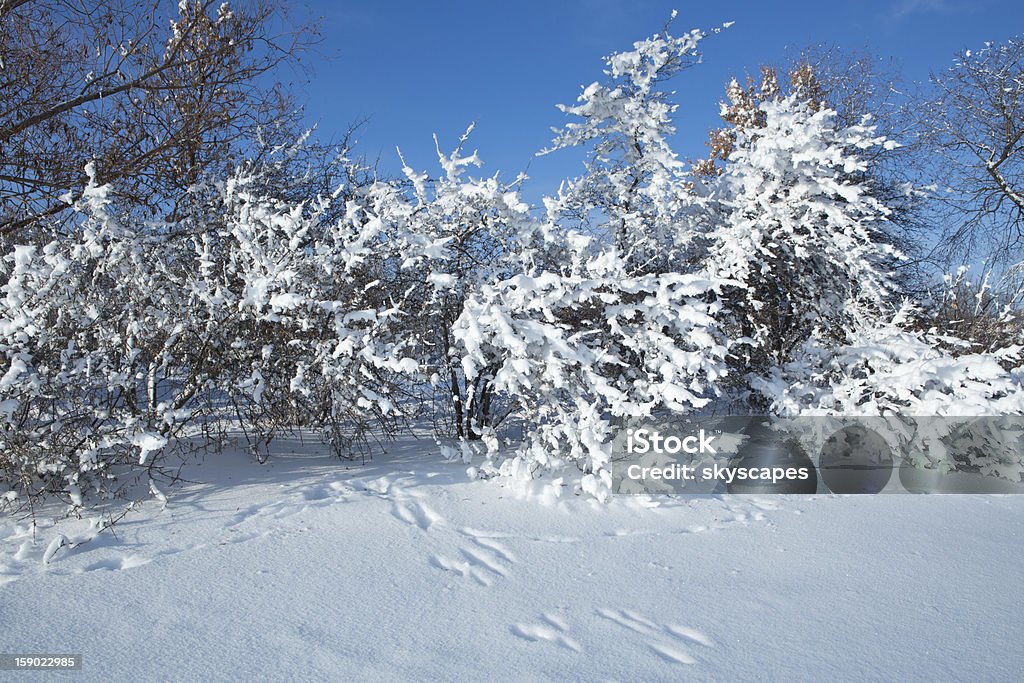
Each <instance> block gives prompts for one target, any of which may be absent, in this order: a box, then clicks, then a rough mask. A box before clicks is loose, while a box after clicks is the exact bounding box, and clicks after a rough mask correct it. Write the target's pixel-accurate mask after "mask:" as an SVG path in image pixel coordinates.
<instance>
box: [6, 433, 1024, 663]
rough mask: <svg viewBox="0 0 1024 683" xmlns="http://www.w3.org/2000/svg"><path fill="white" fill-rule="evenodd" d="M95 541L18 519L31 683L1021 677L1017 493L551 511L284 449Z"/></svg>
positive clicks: (219, 470)
mask: <svg viewBox="0 0 1024 683" xmlns="http://www.w3.org/2000/svg"><path fill="white" fill-rule="evenodd" d="M187 474H188V476H189V478H191V479H192V480H194V481H195V482H197V483H193V484H187V485H184V486H182V487H180V488H176V489H174V490H172V491H169V492H168V493H169V496H168V498H169V500H168V504H167V506H166V508H165V509H161V506H160V504H159V502H158V501H151V502H148V503H146V504H145V505H144V506H142V508H141V509H140V510H138V511H136V512H133V513H132V514H130V515H129V516H127V517H126V518H124V519H123V520H122V521H120V522H119V523H118V524H117V525H116V527H115V528H114V533H113V534H111V533H104V534H102V535H100V536H99V537H97V538H95V539H94V540H92V541H90V542H88V543H85V544H83V545H79V546H76V547H73V548H62V549H60V550H58V551H57V552H56V554H55V555H53V557H52V558H51V559H50V562H49V563H44V562H43V557H44V555H45V553H46V549H47V547H48V546H49V545H50V542H51V540H52V539H53V538H55V537H56V536H57V534H58V533H60V534H63V535H64V536H66V537H68V538H69V539H72V540H74V539H75V538H76V537H77V536H79V535H82V534H85V533H87V532H86V530H87V528H88V526H89V524H88V521H87V520H81V521H78V520H71V521H68V520H66V521H63V522H60V523H59V524H57V525H54V524H53V523H52V522H43V523H41V525H40V527H39V528H38V530H37V533H36V540H35V541H33V540H32V538H31V530H30V528H29V527H28V525H27V523H25V522H24V521H18V520H12V519H10V518H2V519H0V624H2V628H0V652H6V653H22V652H32V653H42V652H61V653H80V654H82V655H84V665H83V670H82V671H81V672H75V673H64V674H54V673H38V674H31V673H17V674H14V673H11V672H0V677H7V678H9V679H11V680H33V679H34V678H38V679H40V680H42V679H45V680H56V679H63V678H73V680H94V681H138V680H192V681H199V680H228V679H247V680H344V679H354V678H357V677H358V678H363V679H367V680H481V679H483V678H484V677H485V676H486V677H487V678H488V679H491V680H538V679H548V680H552V679H560V680H641V679H643V680H678V679H684V678H685V679H698V680H754V679H758V680H771V679H776V680H787V681H788V680H815V681H820V680H828V679H832V678H838V679H843V680H927V681H933V680H954V679H957V680H1019V676H1020V671H1021V669H1020V657H1019V652H1018V650H1019V645H1020V642H1019V640H1020V634H1021V633H1022V632H1024V611H1022V605H1024V586H1022V580H1021V579H1022V572H1021V566H1022V559H1024V557H1022V553H1021V542H1022V538H1021V529H1024V497H1021V496H912V495H891V496H874V497H867V496H864V497H837V496H832V495H818V496H809V497H797V496H793V497H786V496H780V497H751V496H707V497H701V498H670V497H615V498H614V499H613V500H612V502H611V503H610V504H606V505H602V504H599V503H596V502H594V501H592V500H587V499H582V498H577V497H575V496H573V495H571V493H570V492H569V489H566V492H565V493H564V494H563V496H562V497H561V498H559V499H554V498H553V497H551V496H550V495H549V494H547V493H545V492H544V491H543V490H541V489H539V488H530V489H523V488H516V487H513V486H509V485H508V484H505V485H501V484H497V483H495V482H479V481H476V482H474V481H470V480H469V479H468V477H467V476H466V473H465V466H464V465H461V464H449V463H444V462H442V461H440V460H439V458H438V456H437V453H436V447H434V445H433V444H432V443H430V442H429V441H415V440H411V439H410V440H406V441H402V442H400V443H398V444H397V445H395V446H394V447H393V448H392V449H391V450H390V452H389V453H388V454H387V455H382V456H378V457H376V458H375V459H374V460H372V461H370V462H368V463H367V464H365V465H361V464H358V463H339V461H337V460H335V459H332V458H330V457H329V456H328V455H326V453H325V451H323V450H322V449H318V448H317V447H310V446H309V445H308V444H307V445H306V446H302V445H300V444H299V443H298V442H297V441H289V442H282V443H280V444H279V448H278V454H277V456H276V457H274V458H273V459H272V460H271V461H270V462H269V463H268V464H266V465H260V464H258V463H255V462H253V461H252V460H251V459H249V458H247V457H245V456H243V455H240V454H238V453H224V454H217V455H213V454H211V455H208V456H207V457H206V458H205V461H204V462H203V463H201V464H196V465H194V466H191V467H190V469H189V470H188V471H187Z"/></svg>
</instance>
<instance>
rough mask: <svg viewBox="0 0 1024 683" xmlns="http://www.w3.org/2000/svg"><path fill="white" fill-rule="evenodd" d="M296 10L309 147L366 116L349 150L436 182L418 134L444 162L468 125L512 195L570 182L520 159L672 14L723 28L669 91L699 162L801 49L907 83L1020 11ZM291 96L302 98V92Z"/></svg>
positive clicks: (983, 7)
mask: <svg viewBox="0 0 1024 683" xmlns="http://www.w3.org/2000/svg"><path fill="white" fill-rule="evenodd" d="M307 9H308V11H309V12H310V14H311V15H312V16H314V17H318V24H319V26H320V29H321V31H322V35H323V38H324V42H323V44H322V45H321V46H320V47H319V49H318V51H317V53H316V54H314V55H311V56H310V63H311V65H312V66H313V69H314V71H313V74H312V77H311V78H310V79H309V82H308V83H306V84H305V85H304V87H303V88H302V89H301V90H300V97H302V99H303V100H304V101H305V102H306V107H307V115H308V120H309V121H310V122H317V123H318V125H319V133H320V136H321V137H322V138H327V139H330V138H332V137H337V136H339V135H340V134H341V133H343V132H344V130H345V129H346V128H347V127H348V125H349V124H350V123H351V122H352V121H354V120H356V119H360V118H364V117H368V118H369V123H368V124H367V125H366V126H365V127H364V128H363V130H362V131H361V133H360V135H359V142H360V149H361V151H362V152H363V153H365V154H366V155H368V156H370V157H374V158H375V157H379V158H380V168H381V169H382V170H383V171H384V172H386V173H395V172H397V171H398V168H399V164H398V160H397V155H396V153H395V147H396V146H399V147H401V148H402V152H403V153H404V154H405V157H406V159H407V160H408V161H409V162H410V163H411V164H412V165H413V166H415V167H417V168H418V169H420V170H428V171H430V172H431V174H436V172H437V165H436V163H435V160H436V156H435V155H434V152H433V140H432V138H431V136H432V134H434V133H437V134H438V136H439V138H440V140H441V143H442V148H444V149H447V148H450V147H452V146H453V145H454V144H455V142H456V141H457V139H458V136H459V134H460V133H461V132H462V131H463V130H465V128H466V126H467V125H468V124H469V123H470V122H474V121H475V122H476V124H477V125H476V130H475V131H474V134H473V137H472V138H471V141H470V145H469V146H470V148H471V149H473V148H475V149H478V150H479V152H480V155H481V157H482V158H483V160H484V162H485V165H484V167H483V169H482V170H480V171H479V173H480V174H481V175H492V174H493V173H494V172H495V171H498V170H500V171H501V173H502V177H503V178H507V179H511V178H513V177H514V176H515V175H516V174H517V173H518V172H520V171H524V170H525V171H527V172H528V174H529V175H530V176H531V181H530V188H529V191H528V192H527V196H528V197H530V198H535V197H537V196H539V192H542V191H551V190H553V189H554V187H555V186H557V181H558V179H559V178H562V177H565V176H566V175H567V174H568V175H574V174H576V173H577V172H578V171H579V167H578V163H579V158H578V157H575V158H574V156H573V155H572V154H571V153H570V154H564V153H559V154H555V155H551V156H546V157H542V158H539V159H538V158H535V156H534V154H535V152H536V151H537V150H539V149H541V148H542V147H544V146H545V145H546V144H547V143H548V142H549V141H550V138H551V133H550V127H551V126H557V125H560V124H563V123H564V122H565V121H566V118H565V117H564V116H563V115H562V114H561V112H559V111H558V110H557V109H556V108H555V106H554V105H555V104H556V103H559V102H562V103H571V102H573V101H574V100H575V98H576V96H577V95H578V94H579V91H580V87H581V86H583V85H586V84H589V83H591V82H592V81H595V80H599V79H600V78H601V76H602V74H601V69H602V67H603V63H602V62H601V58H602V57H603V56H604V55H607V54H609V53H611V52H614V51H619V50H623V49H627V48H629V46H630V45H631V44H632V42H633V41H635V40H637V39H640V38H643V37H645V36H648V35H651V34H653V33H656V32H657V31H658V30H659V29H660V28H661V26H662V25H663V24H664V22H665V20H666V19H667V18H668V17H669V15H670V13H671V11H672V9H678V10H679V18H678V19H677V21H676V24H675V27H676V28H677V29H678V30H680V31H682V30H686V29H689V28H692V27H699V28H704V29H707V28H711V27H714V26H719V25H721V24H722V23H724V22H727V21H734V22H735V24H734V25H733V26H732V27H731V28H729V29H728V30H726V31H723V32H722V33H720V34H719V35H716V36H711V37H709V38H708V39H706V41H705V42H704V43H703V52H704V63H703V64H701V65H700V66H698V67H696V68H695V69H692V70H689V71H687V72H684V73H683V74H682V75H681V76H680V77H679V78H678V79H677V81H676V82H675V83H673V86H674V89H675V90H676V91H677V93H678V94H677V97H676V99H677V102H679V104H680V105H681V106H680V109H679V112H678V114H677V126H678V128H679V130H680V135H679V136H678V137H679V147H678V150H677V151H678V152H679V153H680V154H681V155H682V156H684V157H686V156H689V157H694V156H698V155H700V154H702V153H703V150H704V147H703V141H704V139H705V137H704V133H705V132H706V131H707V130H708V129H709V128H712V127H714V126H716V125H718V119H717V112H718V101H719V100H720V99H721V97H722V89H723V86H724V84H725V83H726V82H727V81H728V80H729V78H730V76H732V75H734V74H735V75H740V76H742V75H743V74H745V73H756V70H757V67H758V65H759V64H761V63H765V62H779V61H782V60H784V59H785V58H786V56H787V55H792V54H794V53H798V52H799V50H800V49H801V48H803V47H806V46H808V45H812V44H818V43H826V44H835V45H839V46H841V47H844V48H848V49H851V50H854V51H864V50H867V51H870V52H871V53H872V54H874V55H877V56H879V57H882V58H885V59H889V58H893V59H895V60H896V63H897V65H898V66H899V68H900V71H901V72H902V74H903V76H904V77H905V78H906V79H908V80H923V79H926V78H927V77H928V74H929V72H930V71H935V70H941V69H943V68H945V67H946V66H947V65H948V64H949V63H950V61H951V60H952V58H953V56H954V54H955V53H956V52H957V51H958V50H959V49H962V48H976V47H979V46H980V45H981V44H982V43H983V42H984V41H987V40H996V41H999V40H1004V39H1006V38H1009V37H1010V36H1012V35H1014V34H1021V33H1024V3H1022V2H1019V1H1018V2H1006V1H1003V0H974V1H971V0H896V1H895V2H884V1H877V0H870V1H864V2H847V1H843V0H834V1H822V0H817V1H814V2H805V1H802V0H801V1H794V2H779V3H772V2H764V0H761V1H760V2H746V1H745V2H717V3H712V2H692V1H691V2H683V1H681V0H676V1H675V2H671V1H667V2H666V1H662V0H547V1H535V0H521V1H516V2H502V3H496V2H485V1H479V2H445V1H443V0H438V1H435V2H412V1H400V2H329V1H327V0H310V1H309V2H307ZM302 90H304V92H302Z"/></svg>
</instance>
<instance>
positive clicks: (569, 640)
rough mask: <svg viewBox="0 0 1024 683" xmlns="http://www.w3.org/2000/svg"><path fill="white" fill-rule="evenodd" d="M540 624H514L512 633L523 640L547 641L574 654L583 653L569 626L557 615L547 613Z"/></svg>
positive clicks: (543, 615) (542, 616)
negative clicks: (571, 634)
mask: <svg viewBox="0 0 1024 683" xmlns="http://www.w3.org/2000/svg"><path fill="white" fill-rule="evenodd" d="M540 619H541V623H539V624H512V628H511V630H512V633H513V634H514V635H516V636H518V637H520V638H522V639H523V640H529V641H532V642H539V641H546V642H549V643H555V644H556V645H558V646H559V647H563V648H565V649H566V650H572V651H573V652H581V651H582V648H581V647H580V644H579V643H578V642H577V641H576V639H574V638H573V637H572V636H570V635H569V625H568V624H567V623H566V622H565V620H564V619H562V618H561V617H560V616H558V615H557V614H552V613H550V612H545V613H544V614H542V615H541V617H540Z"/></svg>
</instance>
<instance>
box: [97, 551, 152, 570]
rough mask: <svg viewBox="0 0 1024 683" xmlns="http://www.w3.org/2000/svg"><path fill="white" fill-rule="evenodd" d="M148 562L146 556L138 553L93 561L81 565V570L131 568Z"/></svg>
mask: <svg viewBox="0 0 1024 683" xmlns="http://www.w3.org/2000/svg"><path fill="white" fill-rule="evenodd" d="M149 563H150V560H149V559H148V558H145V557H141V556H139V555H122V556H121V557H119V558H116V559H109V560H100V561H99V562H93V563H92V564H89V565H86V566H85V567H83V568H82V571H83V572H95V571H100V570H107V571H121V570H123V569H133V568H135V567H141V566H142V565H144V564H149Z"/></svg>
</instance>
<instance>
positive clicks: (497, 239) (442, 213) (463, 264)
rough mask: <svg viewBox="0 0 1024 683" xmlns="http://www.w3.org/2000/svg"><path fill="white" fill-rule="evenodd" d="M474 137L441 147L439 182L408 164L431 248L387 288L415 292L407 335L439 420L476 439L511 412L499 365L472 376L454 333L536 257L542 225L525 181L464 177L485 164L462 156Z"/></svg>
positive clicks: (417, 218)
mask: <svg viewBox="0 0 1024 683" xmlns="http://www.w3.org/2000/svg"><path fill="white" fill-rule="evenodd" d="M471 132H472V126H471V127H470V129H469V130H467V131H466V133H465V134H464V135H463V136H462V138H461V140H460V141H459V144H458V146H457V147H456V149H455V150H454V151H453V152H452V153H451V154H445V153H444V152H442V151H441V149H440V147H439V146H438V147H437V155H438V160H439V162H440V166H441V169H442V171H443V173H442V175H441V177H440V178H438V179H437V180H435V181H430V179H429V176H428V175H427V174H425V173H417V172H416V171H414V170H413V169H412V168H410V167H408V166H407V165H406V166H405V168H404V171H405V175H406V178H407V179H408V181H409V182H410V184H411V186H412V187H411V197H410V198H409V212H408V218H407V229H408V233H409V235H414V236H415V237H416V239H418V240H420V241H421V242H422V243H423V244H424V245H427V246H428V247H429V248H428V249H425V250H423V251H422V253H421V254H419V255H414V256H412V257H410V258H409V259H407V260H406V261H405V262H404V263H402V264H401V267H400V268H399V269H398V270H397V271H396V272H395V277H396V281H395V282H394V283H392V284H390V285H389V286H390V287H391V288H393V289H394V288H396V287H397V288H399V289H401V290H403V291H408V292H409V294H408V298H409V305H408V306H407V307H406V308H407V313H408V315H409V323H410V327H409V328H408V332H409V337H410V338H411V339H413V340H414V342H415V343H416V345H417V351H418V354H419V356H418V357H419V358H420V360H421V363H422V369H423V375H422V377H421V379H422V380H426V383H428V384H429V386H430V387H431V393H434V392H436V393H437V394H439V396H438V397H437V398H439V399H440V402H441V405H442V407H443V410H442V411H441V413H442V415H441V416H440V417H443V418H446V419H445V420H444V421H445V422H447V421H448V420H450V422H451V425H452V427H453V429H451V432H452V433H453V435H454V436H456V437H458V438H460V439H466V440H470V441H475V440H478V439H480V438H481V437H482V436H484V434H485V433H490V432H491V431H493V430H494V429H495V428H496V427H498V426H499V425H500V423H501V422H502V421H503V420H504V419H505V418H506V417H507V416H508V407H507V406H505V405H499V404H501V403H502V400H501V398H500V397H498V396H496V395H495V392H494V387H493V384H492V378H493V373H494V371H495V370H496V363H497V362H498V359H497V358H495V359H492V360H491V361H489V362H487V363H484V364H483V366H482V367H481V368H480V371H479V372H477V373H476V374H474V375H473V376H472V377H467V376H466V375H465V374H464V373H463V369H462V364H461V362H460V352H459V349H458V348H457V342H456V340H455V338H454V336H453V327H454V325H455V322H456V320H458V318H459V316H461V315H462V313H463V310H464V307H465V302H466V300H467V299H468V298H470V297H472V296H474V295H475V294H476V293H478V292H479V291H480V289H481V288H482V287H483V286H485V285H489V284H493V283H495V282H498V281H500V280H503V279H505V278H508V277H511V276H512V275H515V274H516V273H517V272H519V271H518V269H519V268H521V267H522V261H523V259H526V260H529V259H530V258H531V254H532V252H531V248H532V245H533V242H534V241H535V238H534V237H533V232H534V231H535V230H536V229H537V226H536V222H535V221H534V220H533V219H532V217H531V215H530V211H529V206H528V205H527V204H526V203H525V202H523V201H522V199H520V197H519V194H518V192H517V187H516V186H517V185H518V184H519V183H520V182H521V180H522V179H521V178H520V179H518V180H517V181H515V182H514V183H512V184H505V183H502V182H500V181H499V179H498V176H497V174H495V175H494V176H492V177H489V178H473V177H470V176H468V175H467V174H466V171H467V169H468V167H470V166H479V165H480V164H481V161H480V158H479V157H478V156H477V154H476V153H475V152H474V153H472V154H468V155H467V154H465V153H464V146H465V143H466V141H467V140H468V138H469V135H470V133H471ZM436 143H437V141H436V138H435V144H436ZM443 413H447V414H446V415H445V414H443ZM434 417H435V418H436V417H438V415H435V416H434Z"/></svg>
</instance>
